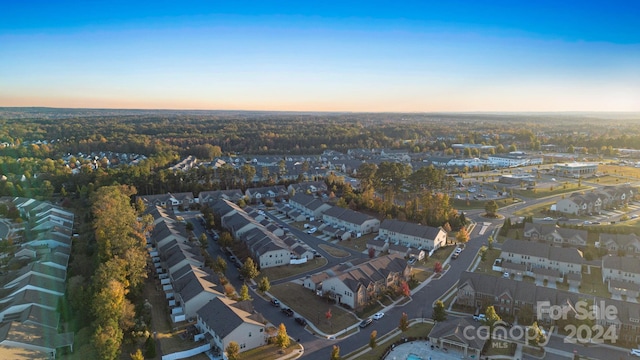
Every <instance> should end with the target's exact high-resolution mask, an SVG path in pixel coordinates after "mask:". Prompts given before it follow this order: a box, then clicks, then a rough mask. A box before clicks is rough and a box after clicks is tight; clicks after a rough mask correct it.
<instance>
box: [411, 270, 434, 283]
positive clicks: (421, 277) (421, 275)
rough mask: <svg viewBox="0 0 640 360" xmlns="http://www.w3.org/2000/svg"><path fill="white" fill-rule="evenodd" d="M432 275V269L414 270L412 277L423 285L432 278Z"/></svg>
mask: <svg viewBox="0 0 640 360" xmlns="http://www.w3.org/2000/svg"><path fill="white" fill-rule="evenodd" d="M432 268H433V266H432ZM431 274H433V271H431V270H430V269H419V268H413V270H412V271H411V275H412V276H413V278H414V279H415V280H416V281H417V282H418V283H422V282H423V281H425V280H427V279H428V278H429V276H431Z"/></svg>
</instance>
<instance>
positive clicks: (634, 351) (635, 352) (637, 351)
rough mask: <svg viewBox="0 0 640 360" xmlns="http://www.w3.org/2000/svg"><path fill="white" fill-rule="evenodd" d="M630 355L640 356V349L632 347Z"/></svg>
mask: <svg viewBox="0 0 640 360" xmlns="http://www.w3.org/2000/svg"><path fill="white" fill-rule="evenodd" d="M629 355H631V356H636V357H640V349H631V351H629Z"/></svg>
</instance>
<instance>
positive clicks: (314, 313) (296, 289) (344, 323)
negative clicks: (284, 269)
mask: <svg viewBox="0 0 640 360" xmlns="http://www.w3.org/2000/svg"><path fill="white" fill-rule="evenodd" d="M269 292H270V293H271V295H273V296H275V297H276V298H278V300H280V302H282V304H284V305H286V306H288V307H290V308H291V309H292V310H293V311H295V312H296V313H298V314H300V315H301V316H303V317H304V318H306V319H307V320H308V321H310V322H312V323H313V324H314V325H315V326H316V327H317V328H318V329H320V330H321V331H322V332H325V333H328V334H333V333H336V332H338V331H339V330H342V329H345V328H347V327H349V326H351V325H353V324H356V323H357V322H358V321H359V320H358V319H356V317H355V316H354V315H353V314H351V313H349V312H347V311H345V310H344V309H342V308H341V307H339V306H336V305H333V304H331V303H329V302H328V301H327V299H326V298H323V297H320V296H318V295H315V294H314V293H313V292H312V291H311V290H309V289H305V288H304V287H302V285H300V284H294V283H284V284H279V285H275V286H272V287H271V290H269ZM328 310H331V319H330V320H328V319H327V318H326V316H325V315H326V313H327V311H328Z"/></svg>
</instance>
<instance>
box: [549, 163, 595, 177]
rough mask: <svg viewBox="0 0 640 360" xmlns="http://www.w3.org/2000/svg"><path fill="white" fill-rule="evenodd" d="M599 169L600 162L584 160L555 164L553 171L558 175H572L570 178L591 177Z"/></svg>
mask: <svg viewBox="0 0 640 360" xmlns="http://www.w3.org/2000/svg"><path fill="white" fill-rule="evenodd" d="M597 171H598V164H595V163H584V162H572V163H565V164H555V165H553V172H554V174H556V175H557V176H562V177H570V178H585V177H591V176H593V175H595V174H596V172H597Z"/></svg>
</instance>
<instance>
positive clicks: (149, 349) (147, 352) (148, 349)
mask: <svg viewBox="0 0 640 360" xmlns="http://www.w3.org/2000/svg"><path fill="white" fill-rule="evenodd" d="M156 353H157V351H156V340H155V339H154V338H153V337H152V336H151V335H149V336H148V337H147V340H146V341H145V342H144V356H145V357H146V358H147V359H153V358H155V357H156Z"/></svg>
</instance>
